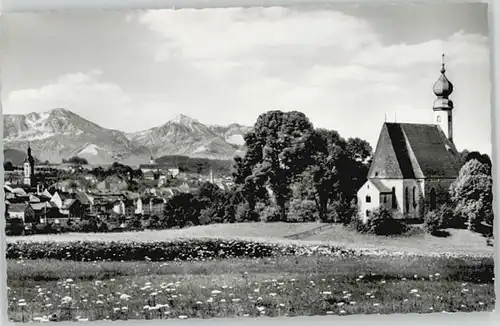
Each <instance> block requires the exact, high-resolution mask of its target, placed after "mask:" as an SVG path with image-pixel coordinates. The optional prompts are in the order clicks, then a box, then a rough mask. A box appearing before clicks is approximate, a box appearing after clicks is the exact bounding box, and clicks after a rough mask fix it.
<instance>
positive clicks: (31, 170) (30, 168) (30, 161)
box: [23, 144, 37, 188]
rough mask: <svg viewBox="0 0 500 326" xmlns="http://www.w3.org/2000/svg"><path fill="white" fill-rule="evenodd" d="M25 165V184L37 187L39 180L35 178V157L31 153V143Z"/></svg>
mask: <svg viewBox="0 0 500 326" xmlns="http://www.w3.org/2000/svg"><path fill="white" fill-rule="evenodd" d="M23 165H24V166H23V168H24V169H23V170H24V176H23V184H24V185H25V186H29V187H31V188H34V187H36V186H37V182H36V179H35V158H34V157H33V155H31V146H30V145H29V144H28V150H27V153H26V158H25V159H24V164H23Z"/></svg>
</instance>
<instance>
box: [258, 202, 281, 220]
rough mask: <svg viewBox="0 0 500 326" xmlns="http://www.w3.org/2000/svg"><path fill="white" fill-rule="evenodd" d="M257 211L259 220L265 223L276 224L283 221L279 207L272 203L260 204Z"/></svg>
mask: <svg viewBox="0 0 500 326" xmlns="http://www.w3.org/2000/svg"><path fill="white" fill-rule="evenodd" d="M255 211H256V213H257V214H258V216H259V218H258V220H260V221H263V222H276V221H279V220H280V219H281V217H280V214H279V209H278V207H276V205H274V204H272V203H262V202H259V203H258V204H257V205H256V207H255Z"/></svg>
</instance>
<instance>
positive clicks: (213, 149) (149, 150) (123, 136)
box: [3, 109, 252, 165]
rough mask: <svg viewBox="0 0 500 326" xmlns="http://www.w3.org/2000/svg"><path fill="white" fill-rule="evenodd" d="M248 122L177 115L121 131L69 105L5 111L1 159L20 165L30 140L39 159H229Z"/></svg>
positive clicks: (236, 151)
mask: <svg viewBox="0 0 500 326" xmlns="http://www.w3.org/2000/svg"><path fill="white" fill-rule="evenodd" d="M251 129H252V127H248V126H242V125H239V124H236V123H234V124H231V125H229V126H212V125H205V124H203V123H201V122H199V121H198V120H196V119H193V118H191V117H188V116H185V115H182V114H181V115H178V116H176V117H175V118H174V119H172V120H169V121H167V122H166V123H164V124H163V125H161V126H158V127H154V128H151V129H148V130H144V131H140V132H135V133H125V132H122V131H119V130H112V129H107V128H104V127H101V126H99V125H98V124H96V123H94V122H91V121H89V120H87V119H85V118H83V117H81V116H79V115H78V114H76V113H74V112H72V111H70V110H67V109H53V110H50V111H47V112H41V113H35V112H32V113H28V114H6V115H4V140H3V141H4V161H9V160H10V161H11V162H12V163H14V164H19V163H18V162H17V161H19V158H20V157H22V156H21V155H20V154H19V151H21V152H22V153H25V152H26V148H27V147H28V144H30V146H31V148H32V152H33V155H34V156H35V157H36V158H37V159H38V160H40V161H45V160H48V161H49V162H51V163H59V162H61V161H62V160H63V159H68V158H70V157H72V156H78V157H83V158H85V159H87V160H88V162H89V163H90V164H95V165H98V164H111V163H113V162H120V163H123V164H128V165H138V164H141V163H147V162H149V159H150V157H154V158H157V157H161V156H164V155H185V156H189V157H202V158H211V159H232V158H233V157H234V156H235V155H241V154H243V153H244V152H245V147H244V140H243V136H244V134H246V133H247V132H249V131H250V130H251Z"/></svg>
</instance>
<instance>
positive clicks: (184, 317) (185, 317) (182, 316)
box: [179, 315, 188, 319]
mask: <svg viewBox="0 0 500 326" xmlns="http://www.w3.org/2000/svg"><path fill="white" fill-rule="evenodd" d="M187 318H188V316H186V315H180V316H179V319H187Z"/></svg>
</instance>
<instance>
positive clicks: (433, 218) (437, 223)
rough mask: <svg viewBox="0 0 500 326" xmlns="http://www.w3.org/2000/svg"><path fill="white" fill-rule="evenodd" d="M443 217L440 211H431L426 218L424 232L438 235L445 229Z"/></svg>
mask: <svg viewBox="0 0 500 326" xmlns="http://www.w3.org/2000/svg"><path fill="white" fill-rule="evenodd" d="M443 222H444V221H443V215H442V214H441V212H440V211H438V210H435V211H429V212H427V214H425V216H424V230H425V232H427V233H429V234H436V233H437V232H438V231H439V230H441V229H443V225H444V223H443Z"/></svg>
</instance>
